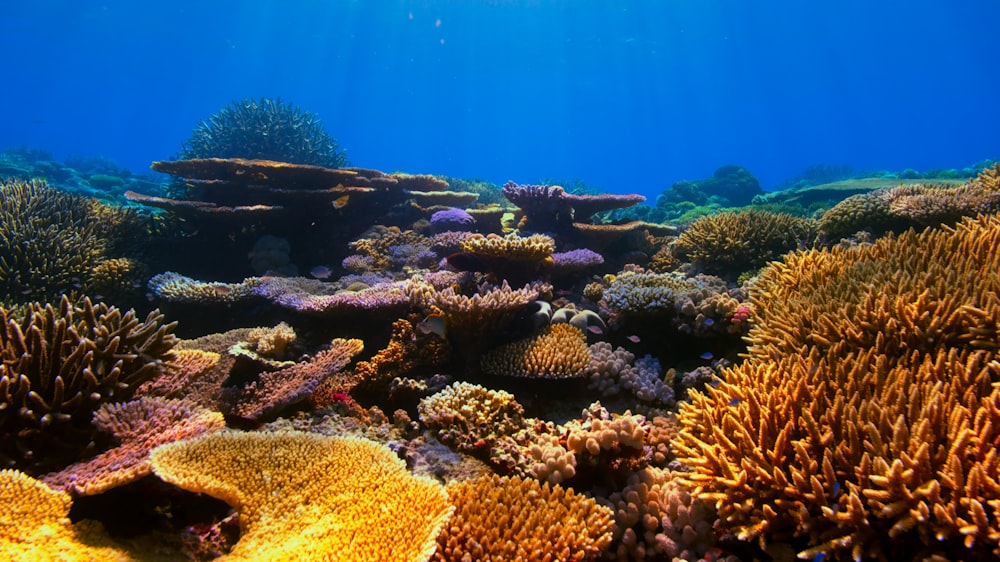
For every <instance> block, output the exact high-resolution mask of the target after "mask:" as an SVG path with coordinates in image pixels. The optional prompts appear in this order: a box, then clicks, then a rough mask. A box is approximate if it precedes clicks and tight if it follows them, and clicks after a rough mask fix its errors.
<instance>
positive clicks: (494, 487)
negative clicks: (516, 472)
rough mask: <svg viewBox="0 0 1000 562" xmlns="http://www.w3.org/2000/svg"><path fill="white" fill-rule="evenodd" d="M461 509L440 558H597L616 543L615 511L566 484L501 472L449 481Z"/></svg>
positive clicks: (445, 534) (441, 539)
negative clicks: (613, 531) (613, 538)
mask: <svg viewBox="0 0 1000 562" xmlns="http://www.w3.org/2000/svg"><path fill="white" fill-rule="evenodd" d="M448 497H449V499H450V500H451V501H452V502H453V503H454V504H455V508H456V510H455V515H454V516H453V517H452V519H451V520H450V521H449V522H448V524H447V525H446V527H445V529H444V530H443V531H442V533H441V534H440V535H439V536H438V545H439V547H438V550H437V552H436V553H435V554H434V557H433V558H432V559H433V560H435V561H442V562H444V561H448V562H451V561H456V562H458V561H463V560H495V561H501V560H502V561H505V562H515V561H525V562H526V561H529V560H532V561H534V560H539V561H542V560H553V561H555V560H564V561H569V560H575V561H583V560H595V559H596V558H597V557H598V556H599V555H600V554H601V553H602V552H603V551H604V549H606V548H607V547H608V545H609V544H610V543H611V527H612V513H611V510H610V509H609V508H607V507H604V506H600V505H598V504H597V502H596V501H594V500H593V499H592V498H587V497H584V496H582V495H580V494H577V493H575V492H574V491H573V490H572V489H567V488H563V487H561V486H550V485H549V484H539V483H538V481H537V480H533V479H522V478H520V477H516V476H515V477H510V478H501V477H499V476H496V475H490V476H484V477H481V478H477V479H475V480H469V481H465V482H457V483H454V484H451V485H449V486H448Z"/></svg>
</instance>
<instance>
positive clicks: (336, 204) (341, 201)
mask: <svg viewBox="0 0 1000 562" xmlns="http://www.w3.org/2000/svg"><path fill="white" fill-rule="evenodd" d="M350 200H351V196H350V195H344V196H343V197H338V198H336V199H334V200H333V201H330V204H331V205H333V208H334V209H343V208H344V207H346V206H347V203H348V201H350Z"/></svg>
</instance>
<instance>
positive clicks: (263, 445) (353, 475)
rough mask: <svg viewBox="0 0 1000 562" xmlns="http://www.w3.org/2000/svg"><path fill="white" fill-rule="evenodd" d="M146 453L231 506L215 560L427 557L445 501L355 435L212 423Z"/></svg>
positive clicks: (165, 470)
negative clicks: (230, 530) (230, 527)
mask: <svg viewBox="0 0 1000 562" xmlns="http://www.w3.org/2000/svg"><path fill="white" fill-rule="evenodd" d="M151 458H152V464H153V471H154V472H155V473H156V475H157V476H159V477H160V478H162V479H163V480H165V481H166V482H168V483H171V484H174V485H175V486H179V487H181V488H183V489H186V490H189V491H193V492H199V493H204V494H208V495H210V496H213V497H216V498H219V499H221V500H223V501H225V502H227V503H229V504H230V505H231V506H233V507H234V508H235V509H236V510H237V511H238V512H239V513H240V528H241V531H242V536H241V538H240V540H239V541H238V542H237V543H236V545H235V546H234V547H233V549H232V551H231V552H230V553H229V554H228V555H227V556H224V557H222V558H221V559H220V560H261V559H269V560H276V559H282V560H316V559H324V560H345V561H346V560H351V561H354V560H359V561H364V560H372V561H377V560H401V561H410V560H412V561H418V560H427V559H428V557H430V556H431V554H432V553H433V552H434V549H435V548H436V546H437V543H436V538H437V535H438V533H439V531H440V530H441V529H442V527H443V526H444V524H445V521H446V520H447V519H448V517H449V516H450V514H451V511H452V508H451V506H450V505H449V504H448V499H447V496H446V494H445V492H444V490H443V489H442V488H441V487H440V486H439V485H438V484H436V483H434V482H433V481H431V480H429V479H425V478H421V477H416V476H412V475H410V474H409V473H407V471H406V466H405V464H404V463H403V461H402V460H400V459H399V458H397V457H396V455H395V453H393V452H392V451H391V450H389V449H388V448H386V447H384V446H382V445H379V444H377V443H374V442H372V441H368V440H365V439H357V438H350V437H322V436H318V435H312V434H308V433H301V432H292V431H289V432H274V433H219V434H213V435H207V436H202V437H198V438H195V439H192V440H188V441H181V442H178V443H172V444H169V445H163V446H161V447H158V448H157V449H156V450H154V451H153V454H152V457H151Z"/></svg>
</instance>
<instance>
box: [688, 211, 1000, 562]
mask: <svg viewBox="0 0 1000 562" xmlns="http://www.w3.org/2000/svg"><path fill="white" fill-rule="evenodd" d="M998 241H1000V217H996V216H987V217H980V218H979V219H976V220H966V221H963V222H962V223H961V224H959V225H958V227H956V228H955V229H954V230H952V229H945V230H927V231H925V232H923V233H921V234H916V233H913V232H908V233H905V234H903V235H901V236H900V237H898V238H886V239H882V240H879V241H878V242H876V243H875V244H874V245H871V246H866V247H857V248H853V249H846V250H844V249H839V248H834V249H832V250H829V251H823V252H816V251H813V252H803V253H797V254H792V255H790V256H787V257H786V259H785V261H784V262H782V263H775V264H772V265H771V266H769V267H768V268H766V269H765V270H764V272H763V273H762V275H761V278H760V280H759V283H758V285H757V288H756V290H755V291H754V293H753V294H752V298H753V305H754V307H755V311H756V310H757V308H756V307H759V312H760V316H761V318H760V321H759V322H758V323H756V324H755V326H754V328H752V329H751V331H750V334H749V336H748V337H747V340H748V342H749V343H750V344H751V346H750V348H749V357H748V359H747V360H746V361H745V362H744V363H742V364H741V365H739V366H738V367H735V368H733V369H730V370H728V371H726V372H724V374H723V378H724V381H723V382H722V383H721V384H719V385H718V386H717V387H710V388H709V389H708V393H707V394H700V393H696V392H695V393H693V400H692V403H691V404H690V405H689V406H686V407H683V408H682V411H681V416H680V418H679V419H680V422H681V425H682V427H683V430H682V431H681V432H680V433H679V434H678V440H677V442H676V443H675V445H676V446H677V448H678V450H679V455H678V456H679V458H680V459H681V460H682V461H683V462H685V463H686V464H688V465H689V466H691V467H692V468H693V469H694V472H693V473H691V474H690V475H688V476H686V478H687V480H688V481H689V482H690V483H691V485H692V486H693V487H694V491H695V493H696V495H698V496H699V497H700V498H702V499H705V500H708V501H712V502H714V503H715V506H716V508H717V509H718V510H719V517H720V525H721V527H722V528H723V529H725V530H729V531H732V532H734V533H736V534H737V535H738V536H740V537H741V538H743V539H746V540H750V539H756V540H759V541H760V542H761V543H762V544H768V543H771V542H774V541H794V544H796V545H797V546H798V548H799V549H800V550H801V552H800V554H799V555H800V557H806V558H809V557H812V556H814V555H817V554H821V553H829V554H834V555H837V556H844V557H847V556H849V557H852V558H854V559H861V558H868V557H872V558H911V559H915V558H926V557H940V558H949V559H985V558H988V557H991V556H997V555H1000V548H998V542H1000V513H998V512H997V509H998V506H1000V483H998V482H997V481H996V474H997V462H998V461H997V455H996V444H997V443H1000V433H998V432H1000V429H997V428H1000V394H998V391H997V386H996V382H997V381H998V380H1000V370H998V367H997V363H996V351H997V349H998V347H1000V344H998V339H997V334H998V321H997V318H1000V299H998V297H997V294H1000V278H997V277H996V276H995V275H992V274H988V275H984V274H983V272H984V271H989V272H993V271H997V270H998V269H1000V251H998V250H997V248H1000V243H998Z"/></svg>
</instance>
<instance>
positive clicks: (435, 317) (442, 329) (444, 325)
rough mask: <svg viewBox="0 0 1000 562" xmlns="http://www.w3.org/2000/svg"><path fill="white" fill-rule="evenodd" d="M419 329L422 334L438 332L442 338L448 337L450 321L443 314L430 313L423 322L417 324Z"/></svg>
mask: <svg viewBox="0 0 1000 562" xmlns="http://www.w3.org/2000/svg"><path fill="white" fill-rule="evenodd" d="M417 330H419V331H420V333H421V334H431V333H433V334H437V335H438V337H440V338H447V337H448V322H447V321H446V320H445V317H444V316H443V315H441V314H437V313H434V314H428V315H427V318H424V320H423V322H420V323H419V324H417Z"/></svg>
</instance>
